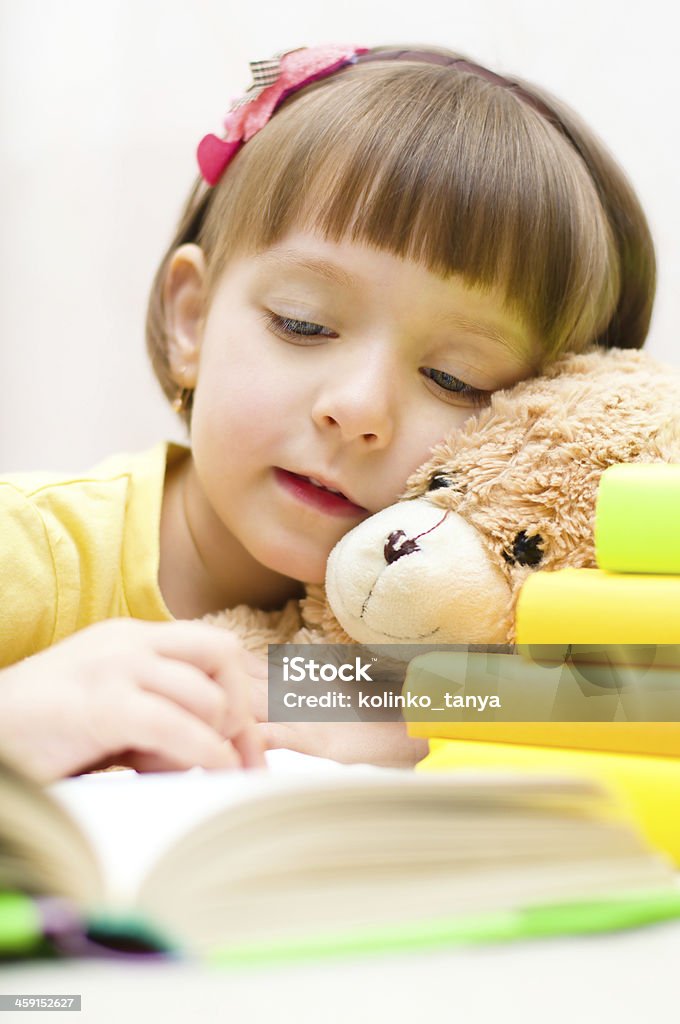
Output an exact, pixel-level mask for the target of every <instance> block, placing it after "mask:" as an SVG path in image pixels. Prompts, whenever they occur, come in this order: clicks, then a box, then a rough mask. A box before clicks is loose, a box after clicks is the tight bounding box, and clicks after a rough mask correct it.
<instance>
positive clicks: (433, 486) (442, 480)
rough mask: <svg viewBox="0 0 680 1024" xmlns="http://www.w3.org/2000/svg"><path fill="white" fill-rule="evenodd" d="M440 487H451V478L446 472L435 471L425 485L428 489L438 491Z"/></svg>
mask: <svg viewBox="0 0 680 1024" xmlns="http://www.w3.org/2000/svg"><path fill="white" fill-rule="evenodd" d="M440 487H453V480H452V479H451V477H450V476H447V475H446V473H435V474H434V476H433V477H431V479H430V482H429V484H428V485H427V489H428V491H438V490H439V489H440Z"/></svg>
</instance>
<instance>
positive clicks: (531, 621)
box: [405, 463, 680, 863]
mask: <svg viewBox="0 0 680 1024" xmlns="http://www.w3.org/2000/svg"><path fill="white" fill-rule="evenodd" d="M679 524H680V465H669V464H657V463H653V464H637V463H635V464H626V465H620V466H613V467H610V468H609V469H607V470H606V471H605V472H604V473H603V475H602V478H601V483H600V488H599V491H598V500H597V508H596V521H595V548H596V558H597V565H598V568H597V569H563V570H559V571H556V572H540V571H539V572H537V573H535V574H534V575H533V576H531V577H529V579H528V580H527V582H526V583H525V584H524V586H523V587H522V590H521V592H520V595H519V599H518V604H517V643H518V649H519V650H520V651H522V650H524V651H525V652H529V653H530V652H532V651H535V652H537V654H539V655H540V652H541V650H543V651H547V650H548V646H547V645H553V646H554V647H555V649H556V650H560V649H562V650H563V649H564V648H565V646H567V645H592V646H593V647H594V648H599V649H600V650H601V651H602V652H603V653H604V655H605V657H606V655H607V649H608V648H609V652H610V656H611V658H612V659H614V660H615V659H616V658H617V657H620V656H621V652H624V654H625V652H626V651H634V648H635V646H636V645H640V650H642V651H643V652H645V651H646V658H647V665H646V666H645V673H646V679H647V680H648V682H649V683H650V684H654V682H655V681H656V680H657V679H658V678H660V675H661V674H664V673H665V677H664V683H663V685H664V686H671V687H672V686H673V685H674V684H673V677H675V679H676V682H677V685H678V686H680V529H679V528H678V525H679ZM662 645H663V646H662ZM651 655H653V657H651ZM425 657H427V656H425ZM440 657H443V655H442V656H440ZM631 657H633V659H634V655H631ZM650 657H651V661H652V664H651V667H650V662H649V659H650ZM416 661H420V662H421V666H420V669H419V668H418V666H416V665H415V664H414V665H413V668H410V669H409V673H410V675H411V679H409V676H407V679H406V683H405V689H412V688H413V684H414V677H415V673H416V672H417V671H422V660H421V659H416ZM659 664H660V665H662V667H660V668H658V667H656V666H657V665H659ZM527 666H529V662H528V661H527ZM655 674H656V675H655ZM666 677H667V678H668V679H670V682H669V683H667V682H666V681H665V679H666ZM643 681H644V680H643ZM416 688H417V687H416ZM468 717H469V716H468ZM619 717H620V716H619ZM409 732H411V733H412V735H414V736H426V737H428V738H429V739H430V754H429V756H428V757H426V758H425V760H424V761H422V762H421V764H420V766H419V767H420V770H422V771H433V770H435V771H436V770H451V769H454V768H455V769H458V768H470V767H474V768H481V767H487V768H492V769H494V770H496V771H497V770H499V769H514V770H518V769H520V770H522V771H537V772H541V773H545V772H546V771H555V772H560V773H563V772H565V771H566V772H569V773H572V774H577V775H580V776H587V777H596V778H598V779H599V780H600V781H602V782H604V783H606V784H607V785H609V787H610V788H611V789H614V790H615V791H616V792H617V794H618V795H619V797H621V798H623V800H624V801H625V803H626V804H627V805H628V806H629V807H630V809H631V810H632V811H633V812H634V814H635V816H636V818H637V820H638V822H639V823H640V825H641V827H642V829H643V830H644V832H645V833H646V835H647V837H648V839H649V840H650V841H651V842H653V843H654V844H655V845H656V846H657V847H659V848H661V849H664V850H666V851H667V852H668V853H670V854H671V855H672V856H673V858H674V859H675V860H676V862H677V863H680V816H679V815H678V813H677V811H678V809H680V722H678V721H677V720H665V721H660V720H657V721H649V720H646V721H632V720H625V718H624V719H623V720H614V721H525V722H511V721H489V720H488V719H487V720H486V721H476V722H474V721H469V720H460V719H459V720H458V721H439V722H436V723H435V722H423V721H420V722H415V721H414V722H410V723H409Z"/></svg>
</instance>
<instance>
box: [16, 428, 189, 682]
mask: <svg viewBox="0 0 680 1024" xmlns="http://www.w3.org/2000/svg"><path fill="white" fill-rule="evenodd" d="M186 452H187V449H186V448H183V447H182V446H180V445H175V444H172V443H162V444H158V445H156V446H155V447H154V448H152V449H151V450H150V451H147V452H141V453H138V454H135V455H114V456H112V457H111V458H109V459H106V460H105V461H104V462H102V463H100V464H99V465H98V466H95V468H94V469H92V470H90V471H89V472H87V473H83V474H80V475H78V476H73V477H66V476H61V475H57V474H55V473H15V474H12V475H8V476H6V477H4V478H2V479H0V666H4V665H11V664H13V663H14V662H16V661H19V660H20V659H21V658H25V657H27V656H28V655H29V654H35V653H37V652H38V651H41V650H43V649H44V648H45V647H49V646H50V645H51V644H54V643H56V642H57V641H58V640H61V639H63V638H64V637H66V636H69V635H70V634H71V633H75V632H76V631H77V630H79V629H82V628H83V627H84V626H88V625H91V624H92V623H94V622H100V621H101V620H102V619H110V618H115V617H117V616H123V617H132V618H138V619H148V620H152V621H161V622H162V621H169V620H172V618H173V616H172V615H171V614H170V612H169V611H168V609H167V607H166V606H165V602H164V601H163V597H162V595H161V592H160V589H159V586H158V565H159V558H160V517H161V506H162V499H163V485H164V480H165V470H166V466H167V465H170V464H171V463H172V462H174V461H176V460H177V459H179V458H181V457H183V456H184V455H186Z"/></svg>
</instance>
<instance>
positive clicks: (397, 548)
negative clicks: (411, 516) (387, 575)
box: [383, 530, 420, 565]
mask: <svg viewBox="0 0 680 1024" xmlns="http://www.w3.org/2000/svg"><path fill="white" fill-rule="evenodd" d="M414 551H420V548H419V547H418V545H417V543H416V541H415V540H414V539H413V538H412V537H407V536H406V534H405V533H404V531H403V530H393V531H392V533H391V534H390V535H389V537H388V538H387V543H386V544H385V547H384V549H383V554H384V556H385V561H386V562H387V564H388V565H391V564H392V562H396V560H397V559H398V558H401V557H402V555H410V554H412V553H413V552H414Z"/></svg>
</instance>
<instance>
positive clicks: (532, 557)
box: [503, 530, 543, 565]
mask: <svg viewBox="0 0 680 1024" xmlns="http://www.w3.org/2000/svg"><path fill="white" fill-rule="evenodd" d="M542 544H543V538H542V537H541V535H540V533H534V534H533V535H532V536H531V537H527V534H526V531H525V530H520V531H519V533H518V534H517V536H516V537H515V539H514V541H513V544H512V554H509V553H508V552H507V551H504V552H503V558H504V559H505V561H506V562H509V563H510V565H514V564H515V562H519V564H520V565H538V564H539V562H540V561H541V559H542V558H543V551H542V549H541V545H542Z"/></svg>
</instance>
